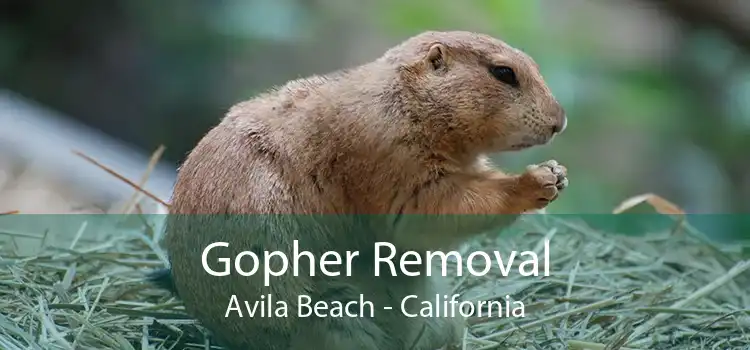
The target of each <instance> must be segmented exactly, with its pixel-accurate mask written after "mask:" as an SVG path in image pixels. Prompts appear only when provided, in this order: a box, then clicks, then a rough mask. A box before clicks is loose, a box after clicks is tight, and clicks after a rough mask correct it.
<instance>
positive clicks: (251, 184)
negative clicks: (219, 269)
mask: <svg viewBox="0 0 750 350" xmlns="http://www.w3.org/2000/svg"><path fill="white" fill-rule="evenodd" d="M566 125H567V118H566V115H565V112H564V109H563V108H562V107H561V105H560V103H559V102H558V101H557V100H556V98H555V97H554V96H553V94H552V92H551V91H550V89H549V88H548V86H547V85H546V83H545V81H544V79H543V78H542V75H541V74H540V72H539V68H538V65H537V64H536V63H535V61H534V60H533V59H532V58H531V57H529V56H528V55H527V54H525V53H524V52H522V51H521V50H519V49H516V48H514V47H512V46H510V45H509V44H507V43H505V42H503V41H502V40H500V39H497V38H493V37H491V36H489V35H486V34H480V33H474V32H466V31H448V32H437V31H430V32H424V33H421V34H419V35H416V36H414V37H411V38H409V39H407V40H405V41H404V42H402V43H400V44H399V45H397V46H395V47H392V48H391V49H389V50H387V51H386V52H385V53H384V54H383V55H382V56H381V57H379V58H377V59H375V60H373V61H371V62H369V63H366V64H363V65H360V66H358V67H354V68H349V69H343V70H339V71H336V72H333V73H330V74H325V75H319V76H312V77H308V78H304V79H299V80H294V81H291V82H288V83H286V84H285V85H283V86H281V87H277V88H274V89H272V90H270V91H267V92H265V93H262V94H260V95H258V96H256V97H254V98H252V99H250V100H247V101H244V102H241V103H238V104H236V105H234V106H233V107H232V108H230V110H229V111H228V113H227V114H226V115H225V117H224V118H223V119H222V120H221V122H220V123H219V124H218V125H216V126H215V127H214V128H213V129H212V130H210V131H209V132H208V133H207V134H206V135H205V136H204V137H203V139H202V140H200V142H199V143H198V144H197V145H196V147H195V148H194V149H193V150H192V151H191V152H190V153H189V155H188V156H187V158H186V160H185V161H184V163H183V164H182V165H181V167H180V169H179V174H178V178H177V182H176V184H175V187H174V192H173V197H172V201H171V202H172V203H171V209H170V210H171V213H170V217H169V220H168V224H167V226H166V227H167V228H166V230H167V231H166V234H165V238H164V242H163V244H164V247H165V249H166V251H167V253H168V255H169V261H170V269H168V270H163V271H160V272H157V273H156V274H154V275H153V278H152V279H153V280H154V281H156V282H158V283H160V284H161V285H163V286H164V287H166V288H169V289H172V290H173V291H174V292H175V294H176V295H177V296H179V298H180V299H181V300H182V301H183V303H184V305H185V308H186V310H187V312H189V313H190V314H191V315H192V316H193V317H195V318H196V319H197V320H198V321H200V322H201V324H203V325H204V326H205V327H206V328H207V329H209V330H211V332H212V333H213V334H214V336H215V337H216V339H217V340H218V341H219V342H220V343H221V344H222V345H224V346H226V347H227V348H229V349H271V350H298V349H299V350H302V349H328V350H349V349H363V350H376V349H377V350H410V349H415V350H420V349H421V350H435V349H439V348H443V347H448V346H452V345H453V344H456V343H458V342H459V341H460V339H461V337H462V335H463V332H464V328H465V327H464V320H463V319H461V318H460V317H459V316H456V317H407V316H406V315H405V314H404V313H402V312H399V311H398V310H400V309H401V308H400V306H399V305H400V303H401V301H402V300H403V298H404V297H405V296H408V295H416V296H418V298H417V299H411V300H415V301H414V304H409V305H406V306H405V308H406V309H410V310H416V309H418V308H419V304H418V303H419V300H434V299H435V295H439V294H440V293H449V290H450V289H449V288H448V286H447V285H446V281H445V278H444V277H439V276H438V277H434V276H426V275H420V276H417V277H410V276H404V275H399V274H395V275H393V274H390V273H387V274H384V275H381V276H379V277H374V275H373V274H372V273H373V265H374V263H373V259H372V258H371V257H372V256H373V249H374V248H373V247H374V244H375V243H376V242H390V243H391V244H392V245H393V246H394V247H395V248H396V249H397V250H398V254H402V253H403V252H405V251H417V252H426V251H428V250H432V251H435V250H444V249H448V248H451V247H455V246H456V245H458V244H460V243H461V242H463V241H465V240H467V239H469V238H471V237H475V236H476V235H479V234H482V233H486V232H487V231H489V230H497V229H502V228H504V227H505V226H507V225H509V224H511V223H512V222H514V220H515V218H516V217H517V216H518V215H520V214H523V213H525V212H528V211H531V210H535V209H540V208H544V207H546V206H547V205H548V204H549V203H550V202H552V201H554V200H555V199H556V198H557V197H558V195H559V193H560V192H561V191H562V190H563V189H564V188H566V187H567V185H568V179H567V170H566V169H565V167H564V166H562V165H560V164H558V163H557V162H556V161H553V160H551V161H547V162H543V163H540V164H536V165H531V166H529V167H527V169H526V170H525V171H524V172H523V173H521V174H506V173H504V172H502V171H500V170H498V169H495V168H494V167H493V166H492V165H491V164H490V163H489V161H488V158H487V155H488V154H491V153H497V152H507V151H518V150H522V149H526V148H529V147H533V146H537V145H543V144H548V143H549V142H550V141H551V140H552V139H553V138H554V137H555V135H558V134H560V133H561V132H562V131H564V129H565V128H566ZM469 214H473V215H469ZM477 214H478V215H477ZM316 215H317V216H316ZM420 215H421V217H422V218H423V219H424V220H411V219H409V218H415V217H418V216H420ZM425 218H426V219H425ZM214 225H216V226H214ZM214 242H227V243H229V247H226V248H222V249H214V250H213V251H216V253H211V254H209V255H208V259H207V261H208V262H209V264H213V266H216V263H215V262H216V261H217V259H218V258H227V257H230V256H236V255H237V254H239V253H240V252H242V251H251V252H256V253H258V256H261V254H260V253H261V252H262V251H280V252H284V253H285V254H286V255H287V256H292V249H293V248H292V247H293V243H294V242H297V243H298V244H299V246H300V247H302V248H300V249H303V250H305V251H309V252H311V253H312V255H314V256H315V257H320V256H321V255H322V254H323V253H324V252H326V251H336V252H340V253H341V256H344V252H346V251H357V252H359V253H360V256H359V257H357V259H356V260H355V261H354V262H353V263H352V266H353V267H352V269H353V272H352V273H351V275H345V274H343V273H342V274H341V275H339V276H335V277H332V276H325V275H323V274H321V273H320V271H319V270H318V271H317V273H313V274H310V273H309V272H310V270H311V269H315V265H314V264H315V263H314V262H311V261H308V262H304V261H302V262H301V263H300V264H301V265H300V266H301V267H300V271H301V272H299V273H298V274H297V275H296V276H295V275H293V274H292V273H291V270H289V272H287V273H286V274H284V275H282V276H278V277H275V278H274V279H273V281H272V282H271V284H270V285H269V286H265V285H264V282H263V276H261V274H255V275H252V276H241V275H239V274H236V273H233V274H230V275H228V276H222V277H216V276H211V275H209V274H208V273H207V272H206V271H205V270H204V268H203V265H202V264H201V258H202V256H201V254H202V253H203V250H204V249H205V248H206V247H207V246H208V245H209V244H211V243H214ZM301 260H306V259H304V258H303V259H301ZM394 261H396V263H398V262H397V260H395V259H394ZM259 263H260V264H263V261H260V262H259ZM270 265H273V266H272V267H273V268H275V269H278V268H279V263H273V264H270ZM424 267H425V265H424V264H423V265H421V266H420V267H418V268H424ZM262 268H263V266H261V269H262ZM299 295H307V296H309V297H310V298H311V299H312V300H313V301H323V302H333V301H339V302H348V301H353V300H358V299H359V298H360V297H364V298H365V299H367V300H370V301H372V302H373V304H374V305H375V306H376V310H375V312H374V315H371V314H369V313H368V314H367V315H364V316H361V317H314V316H313V317H300V316H299V315H298V314H297V313H296V311H295V310H298V308H297V307H298V306H299V305H300V303H301V301H300V300H299V297H298V296H299ZM232 296H235V297H236V298H237V299H238V300H240V303H242V302H247V303H249V305H250V306H251V307H252V305H253V304H254V303H255V302H256V301H263V302H268V303H271V304H274V306H275V305H278V304H276V303H277V302H278V301H281V302H283V303H286V304H287V305H288V308H289V310H290V311H289V313H288V316H286V317H275V316H273V315H270V316H269V315H266V316H265V317H259V316H258V314H259V313H260V311H257V312H256V314H255V316H253V317H250V316H248V315H247V312H245V315H244V316H242V317H240V316H241V315H238V313H237V312H235V311H232V312H230V311H228V306H229V301H230V298H231V297H232ZM271 299H272V300H273V301H270V300H271ZM407 304H408V303H407ZM263 305H265V304H263ZM263 305H261V306H260V307H259V308H260V309H264V310H265V309H268V310H266V311H270V307H266V306H263ZM385 306H392V310H383V308H384V307H385ZM242 308H243V310H244V309H245V306H244V304H243V306H242Z"/></svg>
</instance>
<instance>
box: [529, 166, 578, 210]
mask: <svg viewBox="0 0 750 350" xmlns="http://www.w3.org/2000/svg"><path fill="white" fill-rule="evenodd" d="M567 173H568V170H567V169H566V168H565V167H564V166H562V165H560V164H558V163H557V161H554V160H548V161H546V162H544V163H541V164H535V165H529V166H528V167H526V172H525V173H523V174H522V175H521V178H520V183H519V185H520V195H522V196H524V197H525V198H526V199H528V201H529V203H530V206H531V208H530V209H542V208H544V207H546V206H547V205H549V204H550V203H551V202H552V201H554V200H555V199H557V197H558V195H559V194H560V192H562V191H563V190H564V189H565V188H566V187H568V177H567Z"/></svg>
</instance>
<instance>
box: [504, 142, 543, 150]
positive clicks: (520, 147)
mask: <svg viewBox="0 0 750 350" xmlns="http://www.w3.org/2000/svg"><path fill="white" fill-rule="evenodd" d="M534 146H536V145H535V144H533V143H517V144H514V145H511V146H510V147H509V148H510V149H511V150H512V151H520V150H524V149H527V148H531V147H534Z"/></svg>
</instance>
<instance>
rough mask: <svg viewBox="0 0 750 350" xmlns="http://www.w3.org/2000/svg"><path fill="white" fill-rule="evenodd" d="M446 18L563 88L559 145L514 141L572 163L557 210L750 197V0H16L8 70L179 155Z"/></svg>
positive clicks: (61, 102)
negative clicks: (262, 101) (511, 51)
mask: <svg viewBox="0 0 750 350" xmlns="http://www.w3.org/2000/svg"><path fill="white" fill-rule="evenodd" d="M442 29H462V30H474V31H481V32H485V33H488V34H492V35H494V36H497V37H500V38H502V39H504V40H506V41H507V42H508V43H510V44H511V45H513V46H516V47H518V48H520V49H522V50H525V51H526V52H528V53H529V54H531V55H532V56H533V57H534V58H535V59H536V60H537V61H538V63H539V64H540V66H541V69H542V73H543V74H544V76H545V78H546V79H547V81H548V83H549V85H550V87H551V88H552V90H553V92H554V93H555V94H556V96H557V97H558V99H559V100H560V101H561V103H562V104H563V105H564V106H565V108H566V110H567V113H568V116H569V125H568V129H567V131H566V132H565V133H564V134H563V135H561V136H560V137H559V138H557V139H556V140H555V142H554V143H553V144H552V145H550V146H545V147H540V148H537V149H531V150H527V151H523V152H521V153H518V154H508V155H503V156H501V158H502V164H504V165H505V166H506V167H508V168H509V169H510V170H515V171H518V170H521V169H522V168H523V166H524V165H525V164H528V163H536V162H540V161H543V160H546V159H549V158H554V159H557V160H559V161H560V162H562V163H563V164H565V165H567V166H568V168H569V169H570V170H569V171H570V180H571V186H570V188H569V190H568V192H567V193H566V194H565V195H564V196H562V197H561V198H560V200H559V201H558V202H556V203H554V204H553V205H552V206H551V207H550V208H549V211H550V212H555V213H605V212H611V210H612V209H613V208H614V207H615V206H616V205H617V204H618V203H619V202H620V201H622V200H624V199H626V198H627V197H630V196H633V195H637V194H640V193H644V192H653V193H656V194H658V195H661V196H663V197H665V198H667V199H669V200H670V201H672V202H674V203H676V204H677V205H679V206H680V207H682V208H683V209H685V210H687V211H689V212H692V213H748V212H750V199H749V198H750V157H748V154H749V153H750V64H749V63H748V62H749V61H748V59H747V57H748V55H747V54H748V50H750V1H731V0H715V1H681V0H663V1H661V0H622V1H614V0H610V1H606V0H601V1H597V0H479V1H455V0H429V1H427V0H410V1H395V0H381V1H355V0H308V1H303V0H215V1H207V0H204V1H197V0H179V1H177V0H164V1H147V0H120V1H101V0H75V1H74V0H69V1H65V2H49V1H37V0H15V1H14V0H10V1H9V0H5V1H2V2H0V86H2V87H3V88H7V89H9V90H12V91H15V92H17V93H20V94H22V95H23V96H26V97H28V98H31V99H33V100H35V101H37V102H39V103H41V104H43V105H45V106H47V107H50V108H52V109H54V110H58V111H61V112H64V113H66V114H67V115H70V116H72V117H75V118H77V119H80V120H82V121H84V122H86V123H87V124H90V125H92V126H94V127H96V128H98V129H100V130H102V131H104V132H106V133H108V134H109V135H112V136H113V137H116V138H118V139H121V140H124V141H126V142H128V143H131V144H133V145H135V146H137V147H139V148H141V149H143V150H144V151H145V152H151V151H153V150H154V149H155V148H156V147H157V146H159V145H160V144H163V145H165V146H166V147H167V151H166V153H165V159H166V160H168V161H169V162H171V163H173V164H174V165H177V164H179V162H180V161H181V160H182V158H183V157H184V155H185V153H186V152H188V151H189V150H190V149H191V148H192V147H193V145H194V144H195V143H196V142H197V141H198V140H199V138H200V137H201V136H202V135H203V134H204V133H205V132H206V130H207V129H208V128H210V127H211V126H212V125H214V124H216V123H217V122H218V120H219V119H220V118H221V117H222V115H223V113H224V112H225V111H226V110H227V109H228V108H229V106H231V105H232V104H234V103H236V102H238V101H241V100H243V99H247V98H249V97H251V96H252V95H253V94H255V93H258V92H260V91H262V90H265V89H266V88H269V87H270V86H272V85H277V84H282V83H283V82H285V81H287V80H289V79H294V78H298V77H301V76H305V75H309V74H314V73H325V72H327V71H331V70H335V69H338V68H342V67H345V66H351V65H356V64H359V63H363V62H366V61H368V60H371V59H374V58H375V57H377V56H378V55H379V54H380V53H382V52H383V51H384V50H385V49H386V48H388V47H389V46H391V45H393V44H396V43H398V42H399V41H401V40H403V39H405V38H406V37H408V36H410V35H413V34H416V33H418V32H420V31H423V30H442Z"/></svg>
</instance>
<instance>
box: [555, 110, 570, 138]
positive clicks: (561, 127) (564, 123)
mask: <svg viewBox="0 0 750 350" xmlns="http://www.w3.org/2000/svg"><path fill="white" fill-rule="evenodd" d="M567 127H568V117H567V116H566V115H565V113H563V114H562V116H561V117H560V121H559V122H558V123H557V124H555V126H553V127H552V132H553V133H555V134H560V133H562V132H563V131H565V128H567Z"/></svg>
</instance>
